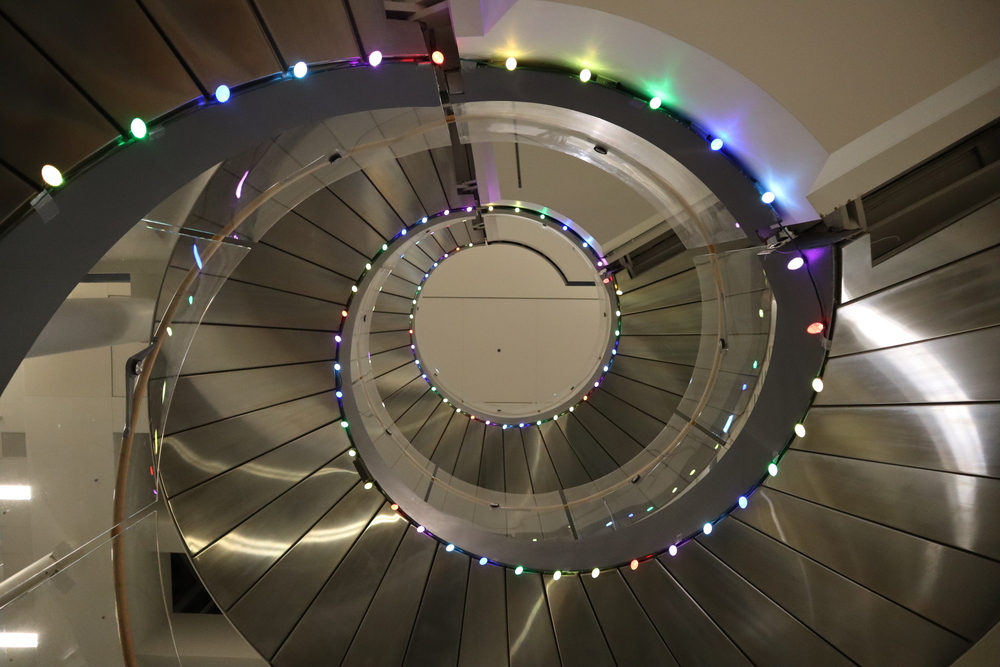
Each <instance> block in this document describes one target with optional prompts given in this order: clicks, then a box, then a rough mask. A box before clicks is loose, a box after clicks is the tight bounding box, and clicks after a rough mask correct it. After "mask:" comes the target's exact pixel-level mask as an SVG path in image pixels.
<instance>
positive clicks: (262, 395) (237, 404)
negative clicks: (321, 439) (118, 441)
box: [166, 362, 340, 435]
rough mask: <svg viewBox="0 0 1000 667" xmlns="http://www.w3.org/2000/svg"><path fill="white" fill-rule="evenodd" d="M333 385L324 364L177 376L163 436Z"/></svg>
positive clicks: (304, 395)
mask: <svg viewBox="0 0 1000 667" xmlns="http://www.w3.org/2000/svg"><path fill="white" fill-rule="evenodd" d="M335 386H336V379H335V378H334V376H333V367H332V366H331V365H330V364H328V363H326V362H319V363H312V364H298V365H295V366H274V367H271V368H253V369H250V370H245V371H227V372H224V373H211V374H209V375H187V376H183V377H179V378H177V385H176V388H175V389H174V398H173V400H172V401H171V403H170V415H169V417H168V419H167V427H166V433H167V434H168V435H169V434H173V433H178V432H180V431H185V430H187V429H189V428H194V427H195V426H202V425H205V424H208V423H209V422H214V421H218V420H220V419H226V418H227V417H234V416H236V415H242V414H246V413H248V412H253V411H255V410H260V409H261V408H267V407H270V406H272V405H277V404H279V403H286V402H288V401H293V400H295V399H297V398H304V397H306V396H312V395H314V394H319V393H321V392H325V391H332V390H333V388H334V387H335ZM331 414H332V413H331ZM336 414H337V415H338V416H339V414H340V410H339V409H337V410H336Z"/></svg>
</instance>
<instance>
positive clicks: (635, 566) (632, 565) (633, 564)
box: [628, 558, 639, 570]
mask: <svg viewBox="0 0 1000 667" xmlns="http://www.w3.org/2000/svg"><path fill="white" fill-rule="evenodd" d="M628 566H629V567H630V568H632V569H633V570H638V569H639V561H638V560H636V559H635V558H633V559H632V562H631V563H629V565H628Z"/></svg>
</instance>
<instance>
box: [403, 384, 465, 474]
mask: <svg viewBox="0 0 1000 667" xmlns="http://www.w3.org/2000/svg"><path fill="white" fill-rule="evenodd" d="M430 396H434V394H433V393H431V394H430ZM456 416H457V415H455V409H454V408H452V407H451V406H450V405H448V404H447V403H442V402H441V401H440V400H435V401H434V405H433V408H432V409H431V412H430V414H429V415H428V416H427V418H426V420H425V421H424V422H423V423H422V424H421V425H420V427H419V430H418V431H417V432H416V433H415V434H413V435H412V437H408V438H407V439H408V440H409V441H410V443H411V444H412V445H413V447H414V449H416V450H417V451H418V452H420V453H421V454H423V456H424V457H425V458H427V459H428V460H434V461H435V463H437V464H438V465H441V463H440V461H439V459H438V456H439V455H438V446H439V445H440V444H442V441H441V440H442V437H443V436H444V432H445V430H446V429H447V428H448V426H449V425H450V424H451V422H452V417H456ZM461 426H462V431H461V433H464V432H465V426H466V420H464V419H463V420H461ZM461 442H462V436H461V434H459V435H458V438H457V442H454V443H452V445H453V447H452V449H453V450H454V451H453V452H450V453H449V454H448V455H447V456H450V457H451V458H452V459H454V458H455V457H457V456H458V448H459V447H460V446H461ZM446 446H447V445H446ZM451 464H452V465H453V466H454V460H452V461H451Z"/></svg>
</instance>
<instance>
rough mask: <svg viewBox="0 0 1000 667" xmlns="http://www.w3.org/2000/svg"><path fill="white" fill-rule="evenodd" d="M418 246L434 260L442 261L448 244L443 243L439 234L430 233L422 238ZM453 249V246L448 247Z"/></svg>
mask: <svg viewBox="0 0 1000 667" xmlns="http://www.w3.org/2000/svg"><path fill="white" fill-rule="evenodd" d="M418 247H419V248H420V249H421V250H423V251H424V253H426V254H427V256H428V257H430V258H431V259H432V260H434V261H440V260H441V259H442V258H444V255H445V252H447V251H446V250H445V248H446V246H443V245H441V243H440V242H439V241H438V238H437V235H436V234H435V233H433V232H432V233H430V234H428V235H427V237H426V238H424V239H422V240H421V241H420V243H419V244H418ZM448 250H451V248H448Z"/></svg>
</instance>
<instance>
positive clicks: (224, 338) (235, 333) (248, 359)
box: [183, 324, 337, 375]
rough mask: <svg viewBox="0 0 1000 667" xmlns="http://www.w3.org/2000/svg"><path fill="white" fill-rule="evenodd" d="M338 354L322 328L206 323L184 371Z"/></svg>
mask: <svg viewBox="0 0 1000 667" xmlns="http://www.w3.org/2000/svg"><path fill="white" fill-rule="evenodd" d="M336 354H337V351H336V347H335V343H334V342H333V337H332V336H331V335H330V334H329V333H326V332H323V331H296V330H294V329H258V328H255V327H230V326H224V325H215V324H203V325H202V326H200V327H198V331H197V333H196V334H195V337H194V340H193V341H192V342H191V347H190V349H189V350H188V353H187V356H186V357H185V358H184V367H183V371H184V373H185V374H189V375H196V374H199V373H212V372H216V371H229V370H236V369H240V368H255V367H260V366H279V365H281V364H299V363H305V362H312V361H328V362H330V363H333V359H334V357H335V356H336Z"/></svg>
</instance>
